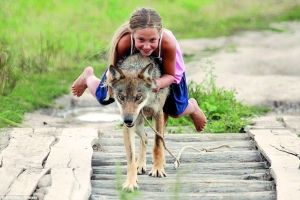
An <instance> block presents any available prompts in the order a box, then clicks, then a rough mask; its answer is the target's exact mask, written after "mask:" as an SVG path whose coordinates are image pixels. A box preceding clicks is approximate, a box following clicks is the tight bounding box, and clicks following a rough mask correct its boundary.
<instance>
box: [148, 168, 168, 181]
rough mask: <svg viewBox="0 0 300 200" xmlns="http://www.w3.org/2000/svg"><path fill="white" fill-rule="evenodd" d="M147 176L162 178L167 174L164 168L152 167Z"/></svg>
mask: <svg viewBox="0 0 300 200" xmlns="http://www.w3.org/2000/svg"><path fill="white" fill-rule="evenodd" d="M149 176H152V177H159V178H162V177H166V176H167V174H166V172H165V169H164V168H156V167H153V168H152V170H151V171H150V172H149Z"/></svg>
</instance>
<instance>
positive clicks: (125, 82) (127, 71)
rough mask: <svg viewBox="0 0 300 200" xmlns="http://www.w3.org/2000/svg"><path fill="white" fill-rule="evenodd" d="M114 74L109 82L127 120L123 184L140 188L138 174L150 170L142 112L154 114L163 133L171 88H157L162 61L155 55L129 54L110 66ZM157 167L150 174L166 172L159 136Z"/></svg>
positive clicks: (156, 141)
mask: <svg viewBox="0 0 300 200" xmlns="http://www.w3.org/2000/svg"><path fill="white" fill-rule="evenodd" d="M109 72H110V78H109V79H108V85H109V86H110V87H111V89H112V93H113V96H114V98H115V100H116V102H117V105H118V106H119V108H120V112H121V116H122V119H123V122H124V126H123V135H124V145H125V149H126V156H127V180H126V182H125V183H124V185H123V188H124V189H125V190H128V191H132V190H134V189H135V188H137V174H144V173H146V146H147V135H146V133H145V131H144V118H143V116H142V112H143V113H144V114H145V115H146V116H148V117H152V118H153V119H154V121H155V128H156V130H157V131H158V133H160V135H161V136H162V137H163V135H164V133H163V132H164V120H163V119H164V115H163V110H162V107H163V105H164V103H165V100H166V97H167V94H168V89H167V88H164V89H161V90H160V91H159V92H158V93H154V92H153V91H152V90H153V88H155V86H156V85H155V81H154V80H155V79H156V78H159V77H160V76H161V73H160V70H159V67H158V65H157V64H156V63H155V62H154V60H153V59H151V58H149V57H143V56H142V55H140V54H135V55H132V56H129V57H128V58H126V59H125V60H124V61H123V62H121V64H119V65H118V66H110V67H109ZM135 133H137V135H139V137H140V139H141V141H140V154H139V157H138V159H137V161H136V160H135V142H134V138H135ZM152 158H153V167H152V170H151V171H150V173H149V175H150V176H153V177H163V176H166V174H165V170H164V164H165V155H164V147H163V143H162V141H161V138H159V137H157V136H155V140H154V147H153V156H152Z"/></svg>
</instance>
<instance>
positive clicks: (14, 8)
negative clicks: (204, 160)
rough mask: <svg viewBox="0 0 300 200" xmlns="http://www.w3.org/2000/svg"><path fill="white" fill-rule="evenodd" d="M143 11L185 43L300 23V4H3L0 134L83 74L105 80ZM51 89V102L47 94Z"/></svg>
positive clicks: (70, 0) (31, 0)
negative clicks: (122, 36) (123, 32)
mask: <svg viewBox="0 0 300 200" xmlns="http://www.w3.org/2000/svg"><path fill="white" fill-rule="evenodd" d="M138 7H152V8H154V9H156V10H157V11H158V12H159V13H160V15H161V16H162V19H163V24H164V26H165V27H167V28H168V29H170V30H172V31H173V32H174V34H175V35H176V37H177V38H179V39H180V38H188V37H190V38H191V37H216V36H221V35H229V34H232V33H234V32H236V31H240V30H245V29H268V28H269V23H270V22H274V21H283V20H298V19H299V18H300V2H299V0H282V1H277V0H265V1H260V0H252V1H248V0H241V1H236V0H234V1H233V0H201V1H194V0H173V1H170V0H162V1H161V0H153V1H147V0H130V1H126V4H124V2H123V1H121V0H107V1H104V0H91V1H84V0H65V1H61V0H49V1H39V0H18V1H16V0H10V1H0V106H1V107H0V121H1V122H0V127H1V126H6V125H7V124H12V125H15V123H19V122H21V119H22V118H23V114H24V113H25V112H28V111H31V110H33V109H36V108H38V107H39V106H50V105H51V98H54V97H57V96H59V95H61V94H63V93H65V92H67V91H68V89H69V87H70V84H71V82H72V80H73V79H74V78H75V77H76V75H75V74H76V73H75V72H77V73H78V72H79V71H80V68H83V66H86V65H93V66H96V67H97V70H98V71H99V72H97V74H100V72H101V71H102V70H103V69H104V68H105V65H106V64H105V63H104V62H103V59H105V54H106V50H107V46H108V44H109V41H110V39H111V36H112V34H113V32H114V30H115V29H116V28H117V27H118V26H119V25H120V24H122V23H123V22H124V21H126V20H128V17H129V16H130V14H131V13H132V11H133V10H134V9H136V8H138ZM166 8H167V9H166ZM170 10H174V11H175V12H170ZM186 19H189V21H188V23H187V20H186ZM99 61H100V64H99ZM71 76H73V77H71ZM58 77H60V79H59V78H58ZM26 79H28V80H32V81H31V82H30V83H28V80H26ZM36 79H38V80H36ZM48 82H51V84H52V85H51V86H49V85H47V84H46V83H48ZM61 82H64V84H61ZM43 83H45V84H43ZM22 87H25V88H32V89H31V90H30V89H28V92H26V91H25V92H24V90H22V89H21V88H22ZM49 88H52V89H51V92H50V94H48V93H47V92H43V91H48V90H49ZM56 88H58V89H56ZM39 90H41V91H39ZM32 91H33V92H32ZM45 93H46V94H45ZM41 95H46V96H45V99H47V100H45V99H40V98H42V97H41ZM43 98H44V97H43ZM182 120H185V119H182Z"/></svg>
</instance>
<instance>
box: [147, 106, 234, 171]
mask: <svg viewBox="0 0 300 200" xmlns="http://www.w3.org/2000/svg"><path fill="white" fill-rule="evenodd" d="M142 115H143V117H144V119H145V121H146V122H147V124H148V125H149V126H150V128H151V129H152V130H153V131H154V133H155V135H156V136H158V137H159V138H160V139H161V140H162V142H163V145H164V148H165V150H166V151H167V152H168V153H169V154H170V156H171V157H172V158H174V168H175V169H177V168H178V167H179V166H180V157H181V155H182V153H183V151H184V150H186V149H193V150H195V151H198V152H199V153H201V152H202V151H205V152H212V151H213V150H216V149H220V148H223V147H226V148H230V146H228V145H221V146H218V147H214V148H210V149H205V148H202V149H197V148H195V147H193V146H183V147H182V148H181V149H180V151H179V153H178V156H177V157H176V156H175V155H174V154H173V153H172V152H171V151H170V150H169V149H168V148H167V146H166V143H165V140H164V138H163V137H162V136H161V135H160V133H158V132H157V131H156V130H155V129H154V128H153V127H152V125H151V124H150V122H149V121H148V119H147V118H146V116H145V115H144V112H143V110H142Z"/></svg>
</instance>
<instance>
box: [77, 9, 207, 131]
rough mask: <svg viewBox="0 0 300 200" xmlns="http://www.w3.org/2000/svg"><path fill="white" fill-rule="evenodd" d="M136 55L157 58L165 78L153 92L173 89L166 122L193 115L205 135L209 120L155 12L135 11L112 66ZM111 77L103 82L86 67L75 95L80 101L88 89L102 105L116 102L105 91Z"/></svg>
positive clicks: (117, 40) (114, 49)
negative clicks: (190, 90) (191, 94)
mask: <svg viewBox="0 0 300 200" xmlns="http://www.w3.org/2000/svg"><path fill="white" fill-rule="evenodd" d="M136 52H139V53H141V54H142V55H143V56H152V57H155V58H157V60H158V62H160V63H161V67H162V71H163V75H162V77H161V78H159V79H157V80H156V85H157V88H156V89H155V90H154V91H153V92H158V91H159V89H161V88H164V87H170V94H169V96H168V98H167V100H166V103H165V105H164V108H163V110H164V113H165V122H167V119H168V116H171V117H175V118H177V117H181V116H184V115H190V116H191V119H192V120H193V122H194V125H195V128H196V130H197V131H199V132H200V131H202V130H203V129H204V126H205V123H206V117H205V115H204V113H203V112H202V111H201V109H200V108H199V105H198V103H197V101H196V100H195V99H193V98H190V99H189V98H188V89H187V85H186V78H185V66H184V62H183V56H182V53H181V50H180V48H179V45H178V42H177V40H176V38H175V37H174V35H173V34H172V32H171V31H169V30H167V29H165V28H162V23H161V18H160V16H159V15H158V13H157V12H156V11H154V10H152V9H147V8H142V9H138V10H136V11H135V12H134V13H133V14H132V16H131V18H130V20H129V22H127V23H125V24H124V25H122V26H121V27H120V28H119V30H118V31H117V32H116V33H115V35H114V37H113V39H112V43H111V47H110V51H109V64H111V65H116V63H117V62H118V61H119V60H121V59H124V58H125V57H127V56H129V55H131V54H133V53H136ZM108 75H109V74H108V72H106V73H105V74H104V76H103V77H102V79H101V80H100V79H98V78H97V77H96V76H95V75H94V72H93V68H92V67H86V68H85V69H84V71H83V72H82V74H81V75H80V76H79V77H78V78H77V80H76V81H75V82H74V83H73V86H72V92H73V94H74V95H76V96H78V97H79V96H81V95H82V94H83V92H84V91H85V89H86V88H88V89H89V91H90V92H91V93H92V95H94V96H95V97H96V98H97V100H98V101H99V102H100V103H101V104H103V105H106V104H109V103H112V102H113V101H114V99H113V98H111V97H109V96H108V93H107V88H106V87H103V83H104V81H105V80H106V77H107V76H108Z"/></svg>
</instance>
